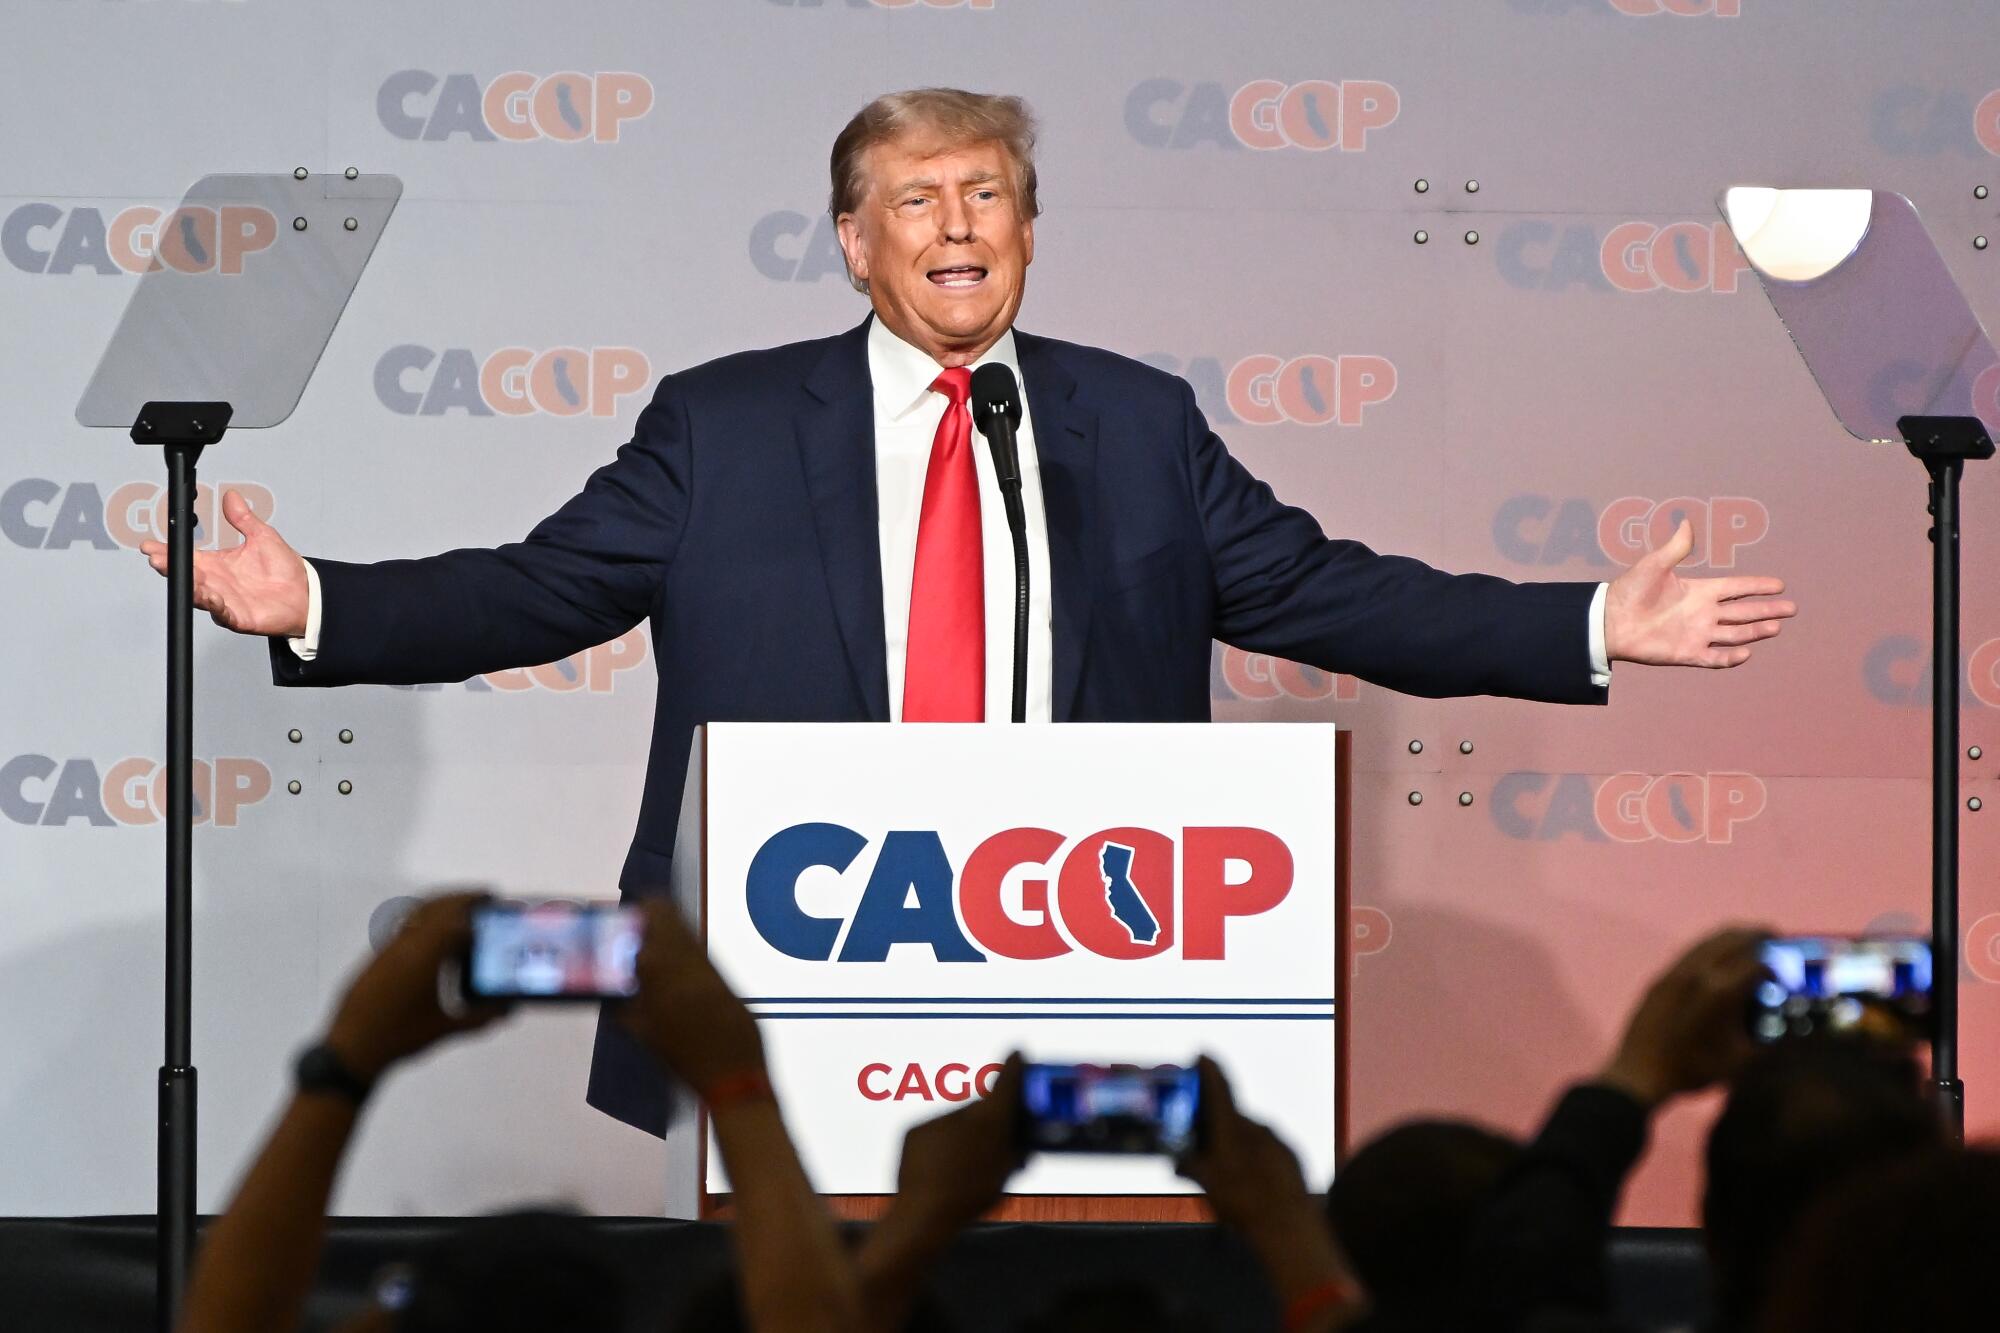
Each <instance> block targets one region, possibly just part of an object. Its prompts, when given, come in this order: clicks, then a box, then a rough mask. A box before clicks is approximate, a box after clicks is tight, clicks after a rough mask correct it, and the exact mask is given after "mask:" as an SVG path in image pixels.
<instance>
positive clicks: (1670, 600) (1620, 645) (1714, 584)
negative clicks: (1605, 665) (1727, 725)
mask: <svg viewBox="0 0 2000 1333" xmlns="http://www.w3.org/2000/svg"><path fill="white" fill-rule="evenodd" d="M1693 550H1694V526H1693V525H1692V524H1690V523H1689V522H1688V521H1687V520H1686V519H1682V520H1681V525H1680V526H1679V527H1678V528H1676V529H1674V535H1673V538H1672V539H1671V540H1669V541H1668V542H1667V544H1666V545H1664V546H1662V547H1660V549H1658V550H1657V551H1651V552H1648V553H1647V554H1646V555H1645V556H1643V557H1642V558H1641V559H1640V560H1639V561H1638V563H1636V564H1634V565H1633V566H1632V567H1631V568H1630V569H1628V570H1626V571H1625V572H1624V573H1623V574H1620V575H1619V576H1618V577H1617V578H1615V579H1613V580H1612V581H1611V586H1610V588H1609V589H1608V590H1607V591H1606V593H1605V598H1604V647H1605V650H1606V655H1607V656H1609V657H1610V659H1611V660H1612V661H1614V662H1643V663H1646V664H1647V665H1650V666H1696V667H1733V666H1741V665H1743V664H1744V663H1745V662H1747V661H1749V660H1750V645H1751V644H1753V643H1756V642H1757V641H1759V640H1760V639H1768V638H1771V637H1773V636H1775V635H1776V634H1777V632H1778V631H1779V630H1780V629H1781V628H1783V622H1784V621H1785V620H1787V619H1789V618H1790V617H1792V616H1794V615H1796V614H1797V613H1798V607H1797V605H1796V604H1794V603H1792V602H1790V601H1786V600H1784V599H1782V597H1781V596H1780V594H1782V593H1783V592H1784V591H1785V585H1784V582H1783V580H1781V579H1774V578H1764V577H1759V576H1755V575H1743V576H1736V577H1724V578H1706V579H1690V578H1683V577H1682V576H1681V575H1679V574H1677V573H1675V572H1674V570H1675V566H1677V565H1679V564H1680V562H1681V561H1683V560H1685V559H1687V557H1688V554H1689V552H1691V551H1693Z"/></svg>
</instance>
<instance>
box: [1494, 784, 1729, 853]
mask: <svg viewBox="0 0 2000 1333" xmlns="http://www.w3.org/2000/svg"><path fill="white" fill-rule="evenodd" d="M1767 800H1768V798H1767V795H1766V791H1765V787H1764V780H1763V779H1762V778H1760V777H1758V776H1757V775H1755V774H1754V773H1665V774H1661V775H1659V776H1654V775H1652V774H1649V773H1617V774H1613V775H1612V776H1611V777H1608V778H1603V779H1598V780H1593V779H1591V778H1590V777H1589V776H1588V775H1586V774H1583V773H1503V774H1501V775H1500V777H1499V778H1498V779H1496V780H1495V781H1494V783H1493V797H1492V800H1491V801H1490V802H1489V803H1488V806H1489V808H1490V809H1491V810H1492V811H1493V824H1494V827H1496V828H1497V829H1499V830H1500V832H1501V833H1502V834H1504V835H1505V836H1507V837H1509V838H1519V839H1523V840H1535V841H1542V842H1555V841H1558V840H1560V839H1562V838H1564V837H1567V836H1569V835H1570V834H1575V835H1576V836H1577V837H1580V838H1582V839H1583V840H1584V841H1586V842H1604V841H1607V840H1608V841H1612V842H1652V841H1655V840H1657V841H1661V842H1707V843H1727V842H1731V841H1733V840H1734V838H1735V830H1736V826H1737V825H1738V824H1741V823H1743V822H1744V821H1746V820H1751V819H1755V818H1756V817H1757V816H1759V815H1761V814H1762V813H1764V807H1765V805H1766V803H1767Z"/></svg>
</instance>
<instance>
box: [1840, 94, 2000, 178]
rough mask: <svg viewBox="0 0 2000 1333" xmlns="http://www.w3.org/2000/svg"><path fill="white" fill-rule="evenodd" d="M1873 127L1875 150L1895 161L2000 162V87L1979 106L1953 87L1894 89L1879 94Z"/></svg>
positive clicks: (1871, 119)
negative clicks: (1948, 156) (1947, 157)
mask: <svg viewBox="0 0 2000 1333" xmlns="http://www.w3.org/2000/svg"><path fill="white" fill-rule="evenodd" d="M1869 128H1870V132H1871V135H1872V137H1873V138H1874V140H1875V146H1876V147H1877V148H1880V149H1881V150H1882V151H1883V152H1885V153H1891V154H1894V155H1895V156H1897V157H1935V156H1937V155H1938V154H1940V153H1956V154H1957V155H1958V156H1960V157H1965V158H1970V159H1973V160H1974V161H1984V160H1985V159H1986V157H1987V156H1988V155H1992V156H1995V157H2000V88H1995V89H1994V90H1993V91H1991V92H1989V93H1987V94H1986V95H1985V96H1984V97H1981V98H1979V99H1978V101H1977V102H1975V101H1974V100H1973V99H1972V97H1971V96H1970V95H1968V94H1966V93H1964V92H1960V91H1959V90H1957V89H1955V88H1933V87H1929V86H1927V85H1924V84H1915V83H1903V84H1896V85H1894V86H1893V87H1889V88H1884V89H1883V90H1882V91H1881V92H1879V93H1877V94H1876V95H1875V101H1874V103H1873V105H1872V107H1871V108H1870V112H1869Z"/></svg>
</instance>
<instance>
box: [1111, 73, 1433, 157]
mask: <svg viewBox="0 0 2000 1333" xmlns="http://www.w3.org/2000/svg"><path fill="white" fill-rule="evenodd" d="M1402 105H1403V101H1402V95H1401V94H1400V93H1398V92H1397V91H1396V88H1395V85H1393V84H1389V83H1384V82H1382V81H1381V80H1379V79H1345V80H1341V81H1339V82H1335V81H1332V80H1328V79H1309V80H1306V81H1304V82H1301V83H1285V82H1284V81H1282V80H1279V79H1252V80H1251V81H1250V82H1248V83H1246V84H1244V85H1242V86H1241V87H1239V88H1236V89H1235V90H1233V91H1231V90H1229V89H1226V88H1224V87H1223V86H1222V85H1221V84H1219V83H1193V84H1187V83H1182V82H1181V81H1180V80H1178V79H1168V78H1158V79H1146V80H1143V81H1142V82H1140V83H1138V84H1136V85H1134V86H1133V88H1132V91H1131V92H1130V93H1128V94H1126V97H1125V132H1126V133H1127V134H1129V135H1131V136H1132V139H1133V141H1134V142H1135V143H1137V144H1139V145H1140V146H1141V147H1145V148H1171V149H1187V148H1196V147H1199V146H1201V145H1204V144H1208V145H1212V146H1214V147H1216V148H1224V149H1237V148H1254V149H1259V150H1262V151H1266V152H1273V151H1277V150H1279V149H1286V148H1296V149H1302V150H1304V151H1306V152H1312V153H1318V152H1325V151H1327V150H1329V149H1338V150H1339V151H1341V152H1343V153H1359V152H1364V151H1366V150H1367V147H1368V136H1369V135H1371V134H1373V133H1374V132H1375V131H1376V130H1379V129H1382V128H1384V127H1385V126H1387V125H1390V124H1393V123H1394V122H1395V119H1396V117H1397V116H1398V115H1399V114H1400V113H1401V111H1402Z"/></svg>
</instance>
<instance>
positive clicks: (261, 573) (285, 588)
mask: <svg viewBox="0 0 2000 1333" xmlns="http://www.w3.org/2000/svg"><path fill="white" fill-rule="evenodd" d="M222 516H223V517H224V518H226V519H228V520H229V526H230V527H232V528H235V529H236V530H237V531H238V532H240V533H242V534H243V544H242V545H241V546H238V547H236V548H235V549H234V550H229V551H196V552H195V553H194V604H195V605H196V606H198V607H200V608H201V609H202V610H204V611H206V612H208V614H209V617H210V619H212V620H214V621H215V623H216V624H218V625H220V626H222V627H223V628H224V629H233V630H235V631H236V632H237V633H238V634H262V635H272V636H275V635H286V636H290V637H294V638H295V637H297V636H298V635H301V634H304V633H305V632H306V598H307V593H306V562H305V561H304V560H303V559H301V558H300V556H299V553H298V552H297V551H294V550H293V549H292V548H291V546H290V545H289V544H287V543H286V541H285V539H284V538H283V537H280V536H279V535H278V530H277V529H276V528H274V527H272V526H271V525H270V524H269V523H266V522H265V521H264V520H263V519H261V518H258V517H257V515H255V514H253V513H252V512H250V503H249V501H247V500H245V499H244V498H243V497H242V496H241V495H239V494H238V493H237V492H235V491H228V492H225V493H224V494H223V497H222ZM139 549H140V550H141V551H142V552H144V553H145V556H146V560H147V562H148V563H150V564H151V565H152V566H153V568H154V569H156V570H158V571H159V572H160V574H161V575H162V576H164V575H165V574H166V572H167V544H166V543H165V542H157V541H148V542H142V543H140V546H139Z"/></svg>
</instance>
